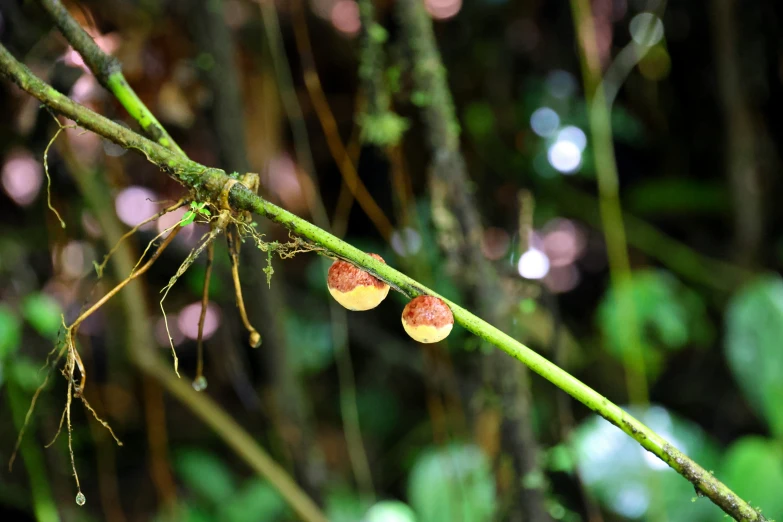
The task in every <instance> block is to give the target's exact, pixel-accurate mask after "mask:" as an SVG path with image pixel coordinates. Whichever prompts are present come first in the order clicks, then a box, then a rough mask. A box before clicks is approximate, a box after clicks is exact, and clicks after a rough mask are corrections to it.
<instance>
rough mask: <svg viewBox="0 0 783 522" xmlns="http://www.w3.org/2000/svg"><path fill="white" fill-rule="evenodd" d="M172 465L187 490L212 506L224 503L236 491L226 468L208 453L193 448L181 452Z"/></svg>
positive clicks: (232, 478) (232, 479)
mask: <svg viewBox="0 0 783 522" xmlns="http://www.w3.org/2000/svg"><path fill="white" fill-rule="evenodd" d="M174 465H175V467H176V469H177V472H178V474H179V476H180V477H181V478H182V480H183V481H184V482H185V485H186V486H187V487H188V489H190V490H191V491H193V492H194V493H195V494H196V495H197V496H199V497H201V498H203V499H205V500H207V501H209V502H210V503H212V504H215V505H218V504H220V503H222V502H226V501H227V499H229V498H230V497H231V496H233V494H234V492H235V490H236V484H235V482H234V477H232V476H231V472H230V471H229V469H228V467H227V466H226V465H225V464H223V461H221V460H220V459H219V458H218V457H217V456H216V455H214V454H212V453H210V452H207V451H203V450H200V449H195V448H194V449H187V450H181V451H179V452H178V454H177V456H176V459H175V461H174Z"/></svg>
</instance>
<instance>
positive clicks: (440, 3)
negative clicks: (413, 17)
mask: <svg viewBox="0 0 783 522" xmlns="http://www.w3.org/2000/svg"><path fill="white" fill-rule="evenodd" d="M424 5H425V6H426V8H427V12H428V13H430V16H432V17H433V18H435V19H436V20H446V19H448V18H451V17H453V16H456V14H457V13H459V10H460V9H462V0H426V1H425V3H424Z"/></svg>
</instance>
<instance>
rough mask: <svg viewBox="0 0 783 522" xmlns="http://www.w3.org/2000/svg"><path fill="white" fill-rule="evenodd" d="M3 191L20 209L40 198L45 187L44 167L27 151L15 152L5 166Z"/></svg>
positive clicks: (2, 175)
mask: <svg viewBox="0 0 783 522" xmlns="http://www.w3.org/2000/svg"><path fill="white" fill-rule="evenodd" d="M0 177H2V183H3V190H5V193H6V194H8V197H10V198H11V199H13V200H14V202H15V203H16V204H17V205H19V206H20V207H26V206H27V205H29V204H31V203H32V202H33V201H35V199H36V198H37V197H38V193H39V192H40V191H41V185H43V166H42V165H41V163H40V162H39V161H38V160H36V159H35V157H34V156H33V155H32V154H30V152H28V151H26V150H15V151H13V152H11V154H9V156H8V159H6V161H5V163H4V164H3V170H2V174H0Z"/></svg>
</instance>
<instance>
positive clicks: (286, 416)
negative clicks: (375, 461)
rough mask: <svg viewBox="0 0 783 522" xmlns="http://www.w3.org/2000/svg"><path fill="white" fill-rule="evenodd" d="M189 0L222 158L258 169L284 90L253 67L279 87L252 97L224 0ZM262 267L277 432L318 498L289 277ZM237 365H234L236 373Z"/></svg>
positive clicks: (252, 260)
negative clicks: (296, 364)
mask: <svg viewBox="0 0 783 522" xmlns="http://www.w3.org/2000/svg"><path fill="white" fill-rule="evenodd" d="M182 7H183V13H184V14H186V18H187V19H188V21H189V25H190V28H191V33H192V36H193V38H194V40H195V42H196V44H197V46H198V49H199V51H200V52H203V53H208V54H209V55H211V57H212V60H210V61H209V62H210V63H211V66H210V67H208V68H206V70H204V76H205V80H206V82H207V84H208V86H209V88H210V91H211V92H212V96H213V99H212V107H211V110H210V117H211V121H212V127H213V131H214V134H215V139H216V140H217V143H218V147H217V149H218V151H219V153H220V156H221V165H223V166H224V168H225V169H226V171H228V172H232V171H235V172H240V173H244V172H250V171H251V170H253V169H255V171H256V172H261V171H262V170H263V168H264V167H265V165H266V163H267V162H268V160H269V159H270V158H271V155H272V154H275V153H276V152H277V149H278V146H279V132H280V129H281V126H282V123H281V119H280V116H281V111H279V110H275V109H273V107H275V106H277V105H278V103H279V102H278V95H277V91H276V89H275V88H274V87H273V86H274V81H272V82H268V81H264V78H266V77H268V76H269V73H268V72H265V71H261V72H256V71H251V72H250V73H249V74H250V75H251V76H252V78H250V79H249V80H248V81H249V82H251V83H262V84H263V86H267V87H272V88H269V89H261V90H260V91H257V90H255V89H250V90H249V92H252V93H253V96H255V97H259V96H263V98H264V99H263V100H262V101H259V100H250V101H247V100H246V99H245V98H244V97H243V93H242V88H241V83H242V80H241V79H240V77H239V72H238V71H239V69H238V67H237V59H238V56H237V54H238V53H237V51H236V48H235V46H234V42H233V35H232V33H231V29H230V28H229V27H228V26H227V25H226V19H225V9H224V3H223V1H222V0H197V1H196V2H192V3H191V2H186V4H184V5H183V6H182ZM256 73H257V74H256ZM259 78H260V79H259ZM259 106H261V107H262V108H263V109H262V110H263V112H264V116H265V117H264V118H259V119H257V120H256V121H253V122H247V121H246V120H245V114H246V113H247V112H248V110H249V108H252V107H259ZM251 110H252V109H251ZM270 117H271V118H272V119H271V120H270V119H269V118H270ZM257 122H262V124H261V125H262V126H261V129H260V131H261V135H260V136H253V137H254V138H260V139H261V141H262V143H254V147H253V149H254V154H253V164H252V166H251V163H250V161H249V159H248V151H247V147H246V142H247V141H246V138H247V136H246V132H247V130H258V129H257V128H256V127H255V125H256V124H257ZM258 227H259V232H260V233H262V234H263V233H264V231H265V229H268V227H269V224H268V223H267V222H263V221H262V222H260V223H259V224H258ZM242 261H243V265H244V266H245V267H259V266H262V265H263V264H264V263H266V259H265V258H264V256H263V254H262V253H261V252H260V251H258V249H256V248H245V249H243V251H242ZM248 272H249V270H247V269H244V270H242V269H240V273H244V274H246V273H248ZM259 272H260V271H259V270H255V271H254V272H253V274H254V275H252V276H249V277H244V276H243V278H242V281H243V287H244V290H245V295H246V302H247V306H248V314H249V317H250V320H251V322H252V323H254V324H256V325H258V327H259V332H260V333H261V336H262V340H263V345H262V347H261V348H260V349H259V351H258V355H259V358H260V360H261V364H262V365H263V367H264V375H265V376H267V377H268V378H269V379H271V382H270V383H269V390H270V394H269V400H268V401H267V406H268V408H267V410H268V412H269V414H270V416H271V419H270V420H271V421H272V423H273V424H274V425H275V429H276V431H277V436H278V437H279V438H280V439H281V441H282V442H283V444H284V445H285V448H286V450H285V451H286V455H285V457H286V459H287V460H289V461H290V462H291V463H292V464H293V466H294V471H295V474H296V476H297V478H299V479H300V480H301V482H302V485H303V487H304V489H305V490H306V491H307V492H308V493H309V494H310V495H311V496H313V497H314V498H316V499H317V498H318V496H319V495H318V491H319V490H320V485H319V484H318V482H319V481H320V479H319V477H321V476H323V473H321V472H320V471H319V470H320V467H319V463H320V462H321V461H322V459H320V458H318V457H317V455H315V454H314V453H315V452H317V445H316V444H315V440H314V430H313V427H312V419H310V418H309V414H308V408H307V406H306V404H305V401H306V400H307V399H306V396H305V394H304V392H303V390H302V387H301V383H300V382H299V380H298V376H297V375H296V374H295V372H294V371H293V369H292V368H291V367H290V364H289V358H288V354H287V346H288V343H287V339H286V334H285V309H286V306H285V298H284V295H283V294H282V292H281V291H280V289H281V288H282V284H275V285H271V286H267V284H266V280H265V278H262V277H259V276H258V273H259ZM275 277H276V278H277V279H278V283H282V281H280V279H279V278H280V277H282V275H281V274H280V273H278V274H276V276H275ZM222 350H224V351H226V350H230V351H233V352H234V355H233V359H234V361H235V364H234V366H235V369H239V370H240V371H241V372H242V378H244V379H247V376H246V371H244V367H243V365H241V361H242V357H241V354H239V353H238V347H237V346H236V345H233V344H231V345H228V346H227V345H224V346H223V347H222ZM236 373H237V372H236V371H234V372H233V374H234V375H236Z"/></svg>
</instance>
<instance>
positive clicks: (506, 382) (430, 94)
mask: <svg viewBox="0 0 783 522" xmlns="http://www.w3.org/2000/svg"><path fill="white" fill-rule="evenodd" d="M397 9H398V16H399V19H400V23H401V25H402V27H403V31H404V33H405V42H406V45H407V46H408V47H409V49H410V52H411V54H412V61H413V86H414V89H415V94H416V95H418V96H419V97H420V98H423V99H424V107H423V112H424V120H425V123H426V132H427V137H428V141H429V144H430V152H431V155H432V166H431V168H430V174H429V181H430V187H431V198H432V219H433V222H434V223H435V226H436V228H437V230H438V235H439V238H440V240H441V245H442V246H443V247H444V249H445V250H446V253H447V254H448V256H449V257H450V261H451V265H452V266H451V271H452V273H458V274H459V279H460V280H462V281H466V282H467V285H468V287H469V288H470V290H471V291H472V293H473V295H474V297H475V298H476V302H477V304H478V306H479V310H480V311H481V313H482V314H486V316H487V317H488V319H489V320H490V321H491V322H493V323H495V324H501V325H504V326H505V327H508V325H509V324H510V323H511V321H509V320H508V315H507V314H505V313H503V311H502V309H501V307H500V305H501V304H502V303H503V302H504V301H505V299H503V298H502V297H501V296H503V295H504V289H503V287H502V286H501V284H500V281H499V279H498V277H497V274H496V273H495V271H494V270H493V268H492V266H491V264H490V263H489V261H488V260H487V259H486V258H485V257H484V254H483V253H482V248H481V242H482V238H483V227H482V224H481V216H480V214H479V211H478V207H477V206H476V202H475V198H474V197H473V191H472V182H471V180H470V178H469V176H468V173H467V168H466V166H465V159H464V157H463V156H462V152H461V150H460V142H459V130H460V129H459V123H458V121H457V117H456V114H455V112H454V101H453V99H452V96H451V91H450V89H449V86H448V83H447V81H446V68H445V67H444V65H443V62H442V60H441V57H440V52H439V51H438V47H437V44H436V41H435V35H434V32H433V27H432V19H431V18H430V16H429V15H428V14H427V12H426V10H425V7H424V4H423V2H421V1H420V0H399V1H398V3H397ZM368 30H371V28H370V29H368ZM371 38H372V35H371ZM466 274H467V275H468V276H467V277H465V276H466ZM481 364H482V367H483V371H484V373H485V377H484V379H485V380H486V381H488V382H487V385H488V387H489V388H491V389H492V392H493V393H497V394H498V395H500V397H501V398H502V404H503V405H504V407H505V411H504V412H503V431H505V432H506V433H507V434H508V437H505V438H504V439H505V440H504V441H503V442H504V444H502V447H503V448H504V449H505V450H506V451H508V453H509V454H510V456H511V458H512V461H513V463H514V468H515V472H516V474H517V477H516V481H515V483H516V484H517V485H518V487H521V488H522V490H521V495H520V496H519V497H517V491H516V488H515V489H514V490H513V491H512V497H513V498H514V509H515V510H521V513H520V517H521V518H523V519H525V520H530V521H531V522H546V521H549V520H551V517H550V515H549V513H548V512H547V509H546V506H545V502H544V501H545V497H544V482H543V481H536V482H533V481H527V482H526V481H525V478H526V477H529V476H540V477H543V476H544V475H543V471H542V470H541V467H540V461H541V459H540V458H539V456H538V443H537V441H536V438H535V433H534V432H533V428H532V426H531V425H532V423H531V422H530V420H531V393H530V383H529V378H528V373H527V371H526V370H525V369H524V368H513V367H509V366H508V364H507V361H506V360H505V358H504V357H503V356H502V355H501V354H499V353H498V352H493V353H491V354H489V355H488V356H487V357H485V358H482V359H481ZM526 484H531V485H530V486H527V485H526Z"/></svg>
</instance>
